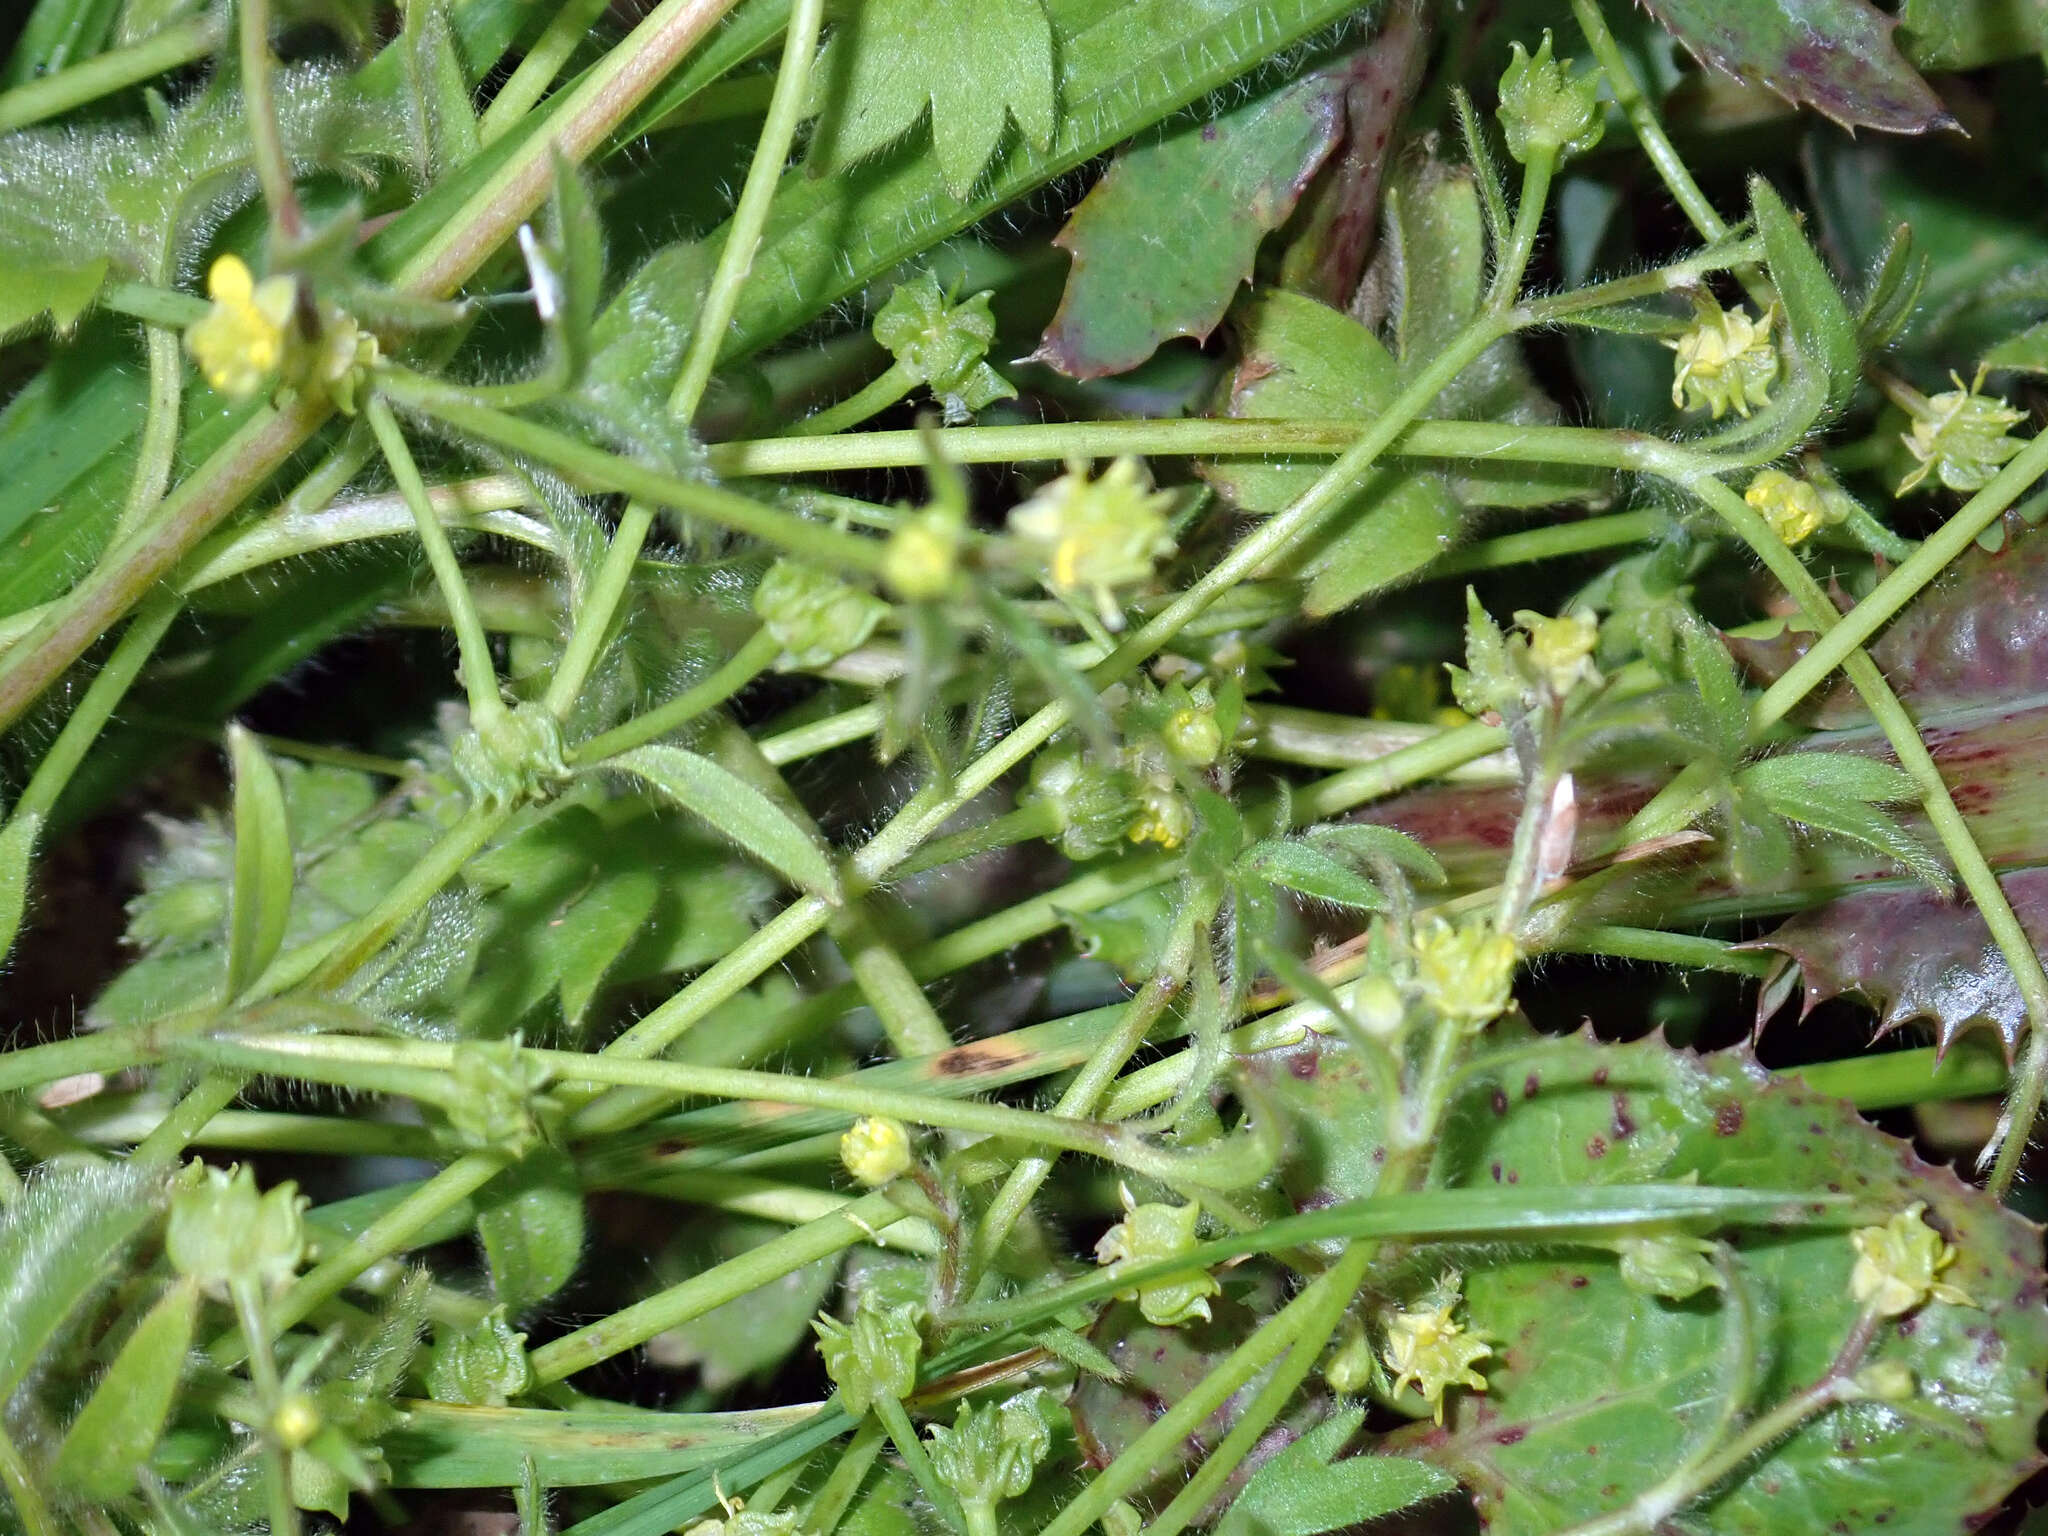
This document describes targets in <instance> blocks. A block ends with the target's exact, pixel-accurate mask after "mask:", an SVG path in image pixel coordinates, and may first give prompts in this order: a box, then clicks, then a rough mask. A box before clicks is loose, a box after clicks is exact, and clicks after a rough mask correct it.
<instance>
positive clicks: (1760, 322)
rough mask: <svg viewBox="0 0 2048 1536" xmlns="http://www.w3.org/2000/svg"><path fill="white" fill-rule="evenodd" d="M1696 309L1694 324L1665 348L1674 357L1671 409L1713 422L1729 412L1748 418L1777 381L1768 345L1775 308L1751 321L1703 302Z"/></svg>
mask: <svg viewBox="0 0 2048 1536" xmlns="http://www.w3.org/2000/svg"><path fill="white" fill-rule="evenodd" d="M1699 308H1700V315H1699V321H1698V323H1697V324H1696V325H1694V326H1693V328H1692V329H1691V330H1689V331H1687V332H1686V333H1685V334H1684V335H1683V336H1681V337H1679V338H1678V340H1676V341H1671V342H1666V343H1665V345H1666V346H1668V347H1670V348H1671V349H1672V350H1673V351H1675V352H1676V353H1677V354H1678V357H1677V359H1676V362H1677V367H1676V368H1675V370H1674V371H1673V374H1672V379H1671V403H1672V404H1673V405H1675V406H1677V407H1678V408H1679V409H1680V410H1688V411H1712V412H1713V414H1714V419H1715V420H1716V421H1719V420H1720V419H1721V416H1722V414H1723V413H1724V412H1725V411H1727V410H1728V409H1729V408H1730V407H1731V406H1732V407H1733V408H1734V410H1735V414H1736V415H1738V416H1747V415H1748V414H1749V413H1750V409H1751V407H1753V406H1759V405H1767V404H1769V403H1770V401H1769V396H1770V388H1771V385H1772V384H1773V383H1774V382H1776V380H1777V377H1778V349H1777V347H1776V346H1774V345H1773V344H1772V342H1771V326H1772V324H1773V323H1774V322H1775V321H1776V320H1777V317H1778V311H1777V306H1776V305H1770V306H1767V307H1766V308H1765V310H1764V312H1763V316H1762V318H1761V319H1755V320H1752V319H1751V318H1750V315H1749V311H1748V310H1746V309H1743V308H1741V307H1740V306H1737V307H1736V308H1734V309H1731V310H1723V309H1722V308H1721V307H1720V306H1719V305H1718V304H1715V303H1714V302H1713V300H1712V299H1711V298H1705V297H1704V296H1703V297H1702V299H1701V300H1700V301H1699Z"/></svg>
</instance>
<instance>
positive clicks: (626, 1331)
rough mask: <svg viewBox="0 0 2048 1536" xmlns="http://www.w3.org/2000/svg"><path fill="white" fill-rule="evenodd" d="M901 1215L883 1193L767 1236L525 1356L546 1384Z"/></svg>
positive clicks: (861, 1239)
mask: <svg viewBox="0 0 2048 1536" xmlns="http://www.w3.org/2000/svg"><path fill="white" fill-rule="evenodd" d="M905 1219H906V1218H905V1216H904V1213H903V1211H902V1210H901V1209H899V1208H898V1207H897V1206H896V1204H895V1202H894V1201H892V1200H891V1199H890V1198H889V1196H888V1195H887V1194H885V1193H883V1192H881V1191H879V1190H878V1191H876V1192H875V1193H873V1194H869V1195H863V1196H862V1197H861V1198H860V1199H858V1200H856V1201H854V1202H853V1203H852V1204H850V1205H846V1206H842V1207H841V1208H840V1209H838V1210H836V1211H834V1212H832V1213H831V1214H829V1215H826V1216H820V1217H819V1218H818V1219H817V1220H815V1221H808V1222H805V1223H804V1224H803V1225H802V1226H800V1227H797V1228H794V1229H793V1230H791V1231H788V1232H785V1233H783V1234H782V1235H781V1236H780V1237H775V1238H770V1239H769V1240H768V1241H767V1242H765V1243H761V1244H758V1245H757V1246H755V1247H752V1248H749V1249H748V1250H747V1251H746V1252H745V1253H743V1254H740V1255H739V1256H738V1257H737V1258H732V1259H727V1260H726V1261H725V1262H724V1263H722V1264H715V1265H713V1266H712V1267H711V1268H709V1269H706V1270H704V1271H702V1272H701V1273H699V1274H695V1275H692V1276H691V1277H690V1278H689V1279H687V1280H684V1281H682V1282H681V1283H679V1284H677V1285H672V1286H670V1287H668V1289H666V1290H663V1291H657V1292H655V1294H654V1295H652V1296H649V1297H647V1298H645V1299H644V1300H641V1301H637V1302H635V1303H633V1305H631V1306H630V1307H626V1308H623V1309H622V1310H620V1311H617V1312H614V1313H612V1314H611V1316H609V1317H606V1318H603V1319H602V1320H600V1321H598V1322H595V1323H591V1324H589V1325H587V1326H585V1327H582V1328H578V1329H577V1330H576V1331H575V1332H573V1333H568V1334H564V1335H563V1336H562V1337H561V1338H559V1339H554V1340H551V1341H550V1342H548V1343H546V1344H543V1345H541V1347H540V1348H538V1349H536V1350H534V1351H533V1353H532V1354H531V1355H530V1356H529V1357H528V1359H529V1361H530V1363H531V1364H532V1366H533V1372H534V1375H535V1376H536V1377H538V1378H539V1379H540V1380H541V1381H542V1382H550V1381H563V1380H566V1379H567V1378H569V1377H571V1376H573V1375H575V1374H576V1373H577V1372H578V1371H581V1370H585V1369H587V1368H588V1367H590V1366H593V1365H595V1364H597V1363H598V1362H599V1361H600V1360H609V1359H611V1358H612V1357H613V1356H614V1355H619V1354H623V1353H625V1351H627V1350H629V1349H637V1348H638V1347H639V1346H640V1345H642V1344H644V1343H646V1342H647V1341H648V1340H649V1339H651V1338H653V1337H654V1336H655V1335H656V1334H658V1333H664V1332H666V1331H667V1330H669V1329H671V1328H680V1327H681V1326H682V1325H683V1324H684V1323H687V1322H689V1321H691V1320H692V1319H694V1318H699V1317H702V1316H703V1315H704V1314H705V1313H707V1312H710V1311H711V1310H713V1309H714V1308H717V1307H721V1306H724V1305H725V1304H726V1303H727V1302H729V1301H734V1300H737V1299H738V1298H739V1297H742V1296H746V1295H749V1294H751V1293H752V1292H754V1291H756V1290H758V1289H759V1288H760V1287H762V1286H764V1285H772V1284H773V1283H774V1282H775V1281H777V1280H780V1279H781V1278H782V1277H783V1276H785V1275H792V1274H795V1273H796V1272H797V1271H798V1270H799V1269H802V1268H803V1267H804V1266H805V1265H806V1264H814V1263H816V1262H817V1261H818V1260H820V1259H823V1258H829V1257H830V1256H831V1255H833V1254H835V1253H843V1252H845V1251H846V1250H847V1249H848V1248H852V1247H854V1246H856V1245H857V1244H860V1243H865V1242H870V1241H872V1240H873V1236H874V1234H875V1233H877V1232H880V1231H882V1230H884V1229H886V1228H887V1227H889V1226H891V1225H893V1224H894V1223H896V1222H898V1221H902V1220H905Z"/></svg>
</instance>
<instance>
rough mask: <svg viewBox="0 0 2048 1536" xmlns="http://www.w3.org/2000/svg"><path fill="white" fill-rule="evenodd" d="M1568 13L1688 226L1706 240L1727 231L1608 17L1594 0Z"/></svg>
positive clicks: (1575, 0)
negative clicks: (1659, 117)
mask: <svg viewBox="0 0 2048 1536" xmlns="http://www.w3.org/2000/svg"><path fill="white" fill-rule="evenodd" d="M1572 14H1573V15H1574V16H1575V17H1577V18H1578V23H1579V30H1580V31H1581V32H1583V33H1585V35H1586V44H1587V46H1588V47H1590V48H1591V49H1592V50H1593V57H1594V58H1595V59H1597V60H1598V61H1599V63H1600V68H1601V71H1602V72H1603V73H1604V74H1605V75H1606V76H1607V88H1608V89H1609V90H1610V91H1612V92H1613V93H1614V104H1615V105H1616V106H1618V107H1620V108H1621V114H1622V116H1623V117H1625V118H1627V119H1628V123H1629V126H1630V127H1631V128H1633V129H1634V130H1635V133H1636V142H1637V143H1639V144H1641V145H1642V147H1643V153H1644V154H1646V155H1648V156H1649V157H1650V164H1651V165H1653V166H1655V167H1656V169H1657V175H1658V177H1659V178H1660V179H1661V180H1662V181H1663V183H1664V185H1665V187H1666V188H1667V189H1668V190H1669V191H1670V193H1671V195H1672V197H1673V198H1675V199H1676V200H1677V202H1678V206H1679V207H1680V208H1682V209H1683V210H1684V211H1685V216H1686V217H1687V218H1688V219H1690V220H1691V221H1692V227H1693V228H1694V229H1696V230H1698V231H1699V232H1700V233H1701V234H1702V235H1704V236H1705V237H1706V238H1707V239H1709V240H1719V239H1720V238H1721V237H1722V236H1723V235H1725V234H1727V233H1728V223H1727V221H1726V220H1725V219H1723V218H1722V217H1721V215H1720V214H1719V213H1717V212H1716V211H1715V209H1714V205H1713V204H1712V203H1710V202H1708V201H1707V195H1706V193H1704V192H1702V191H1701V190H1700V184H1699V183H1698V182H1697V181H1694V180H1693V176H1692V172H1691V171H1690V170H1689V169H1688V168H1687V167H1686V163H1685V161H1684V160H1683V159H1682V158H1681V157H1680V156H1679V153H1678V150H1677V148H1676V147H1675V146H1674V145H1673V144H1672V142H1671V139H1670V136H1669V135H1668V134H1666V133H1665V132H1664V125H1663V124H1662V123H1661V122H1659V121H1658V120H1657V109H1656V108H1655V107H1653V106H1651V105H1650V99H1649V97H1647V96H1646V95H1644V94H1643V88H1642V86H1641V85H1640V84H1639V83H1638V82H1637V80H1636V77H1635V71H1634V70H1632V69H1630V68H1629V65H1628V60H1627V59H1625V58H1623V57H1622V53H1621V49H1620V47H1619V46H1618V45H1617V44H1616V43H1615V41H1614V34H1613V33H1612V32H1610V31H1609V30H1608V29H1607V18H1606V17H1604V16H1603V15H1601V14H1600V6H1599V3H1598V0H1572Z"/></svg>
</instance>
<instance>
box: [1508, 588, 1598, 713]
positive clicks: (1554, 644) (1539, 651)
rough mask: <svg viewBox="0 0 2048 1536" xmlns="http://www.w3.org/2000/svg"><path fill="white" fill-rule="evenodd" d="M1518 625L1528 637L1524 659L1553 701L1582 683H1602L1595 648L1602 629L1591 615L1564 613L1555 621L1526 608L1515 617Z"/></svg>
mask: <svg viewBox="0 0 2048 1536" xmlns="http://www.w3.org/2000/svg"><path fill="white" fill-rule="evenodd" d="M1515 622H1516V623H1517V624H1519V625H1521V626H1522V628H1523V629H1524V630H1525V631H1526V632H1527V634H1528V641H1527V646H1528V648H1527V650H1526V651H1524V652H1523V655H1524V656H1525V658H1526V659H1527V661H1528V664H1529V670H1530V671H1531V672H1533V673H1534V674H1535V676H1536V680H1537V681H1538V682H1540V683H1541V684H1542V685H1543V686H1544V688H1546V689H1547V690H1549V693H1550V696H1551V697H1552V698H1554V699H1561V698H1563V697H1564V696H1565V695H1566V694H1568V693H1570V692H1571V691H1572V689H1573V688H1575V687H1577V686H1578V685H1579V684H1580V683H1582V682H1583V683H1592V684H1598V683H1599V681H1600V669H1599V668H1598V667H1596V666H1594V665H1593V648H1594V647H1595V646H1597V645H1598V644H1599V643H1600V625H1599V623H1598V621H1596V620H1595V619H1594V618H1593V616H1592V615H1591V614H1588V613H1563V614H1559V615H1558V616H1557V617H1556V618H1551V617H1549V616H1548V615H1545V614H1541V613H1537V612H1534V611H1533V610H1531V609H1528V608H1524V609H1521V610H1520V611H1519V612H1517V613H1516V614H1515Z"/></svg>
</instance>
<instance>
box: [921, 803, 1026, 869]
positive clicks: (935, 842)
mask: <svg viewBox="0 0 2048 1536" xmlns="http://www.w3.org/2000/svg"><path fill="white" fill-rule="evenodd" d="M1059 829H1060V828H1059V811H1058V809H1057V808H1056V807H1055V806H1054V805H1053V804H1052V802H1051V801H1048V800H1032V801H1029V802H1027V803H1026V804H1024V805H1020V806H1018V807H1017V809H1015V810H1013V811H1006V812H1004V813H1003V814H1002V815H1000V816H991V817H990V818H989V819H988V820H987V821H984V822H982V823H980V824H979V825H977V826H972V827H968V828H966V829H965V830H963V831H959V832H955V833H952V834H950V835H949V836H946V837H936V838H933V839H932V840H931V841H930V842H928V843H926V844H925V845H924V847H923V848H922V849H921V850H919V851H918V852H917V853H915V854H912V855H911V856H910V857H909V858H908V859H906V860H904V861H903V863H901V864H899V865H897V866H896V873H897V875H898V876H899V877H901V878H905V879H907V878H908V877H910V876H911V875H921V874H923V873H924V872H925V871H927V870H932V869H943V868H945V866H946V865H948V864H955V863H958V862H959V861H961V860H962V859H972V858H978V857H980V856H981V855H982V854H984V853H993V852H994V851H995V850H996V849H998V848H1013V847H1015V846H1016V845H1017V844H1018V843H1024V842H1030V841H1032V840H1033V839H1036V838H1041V837H1052V836H1054V835H1056V834H1057V833H1058V832H1059Z"/></svg>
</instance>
